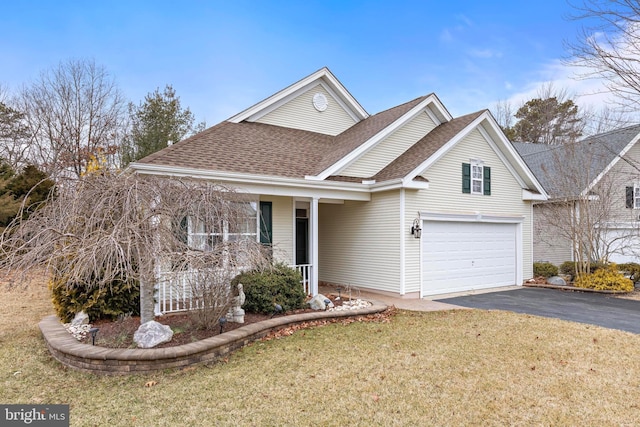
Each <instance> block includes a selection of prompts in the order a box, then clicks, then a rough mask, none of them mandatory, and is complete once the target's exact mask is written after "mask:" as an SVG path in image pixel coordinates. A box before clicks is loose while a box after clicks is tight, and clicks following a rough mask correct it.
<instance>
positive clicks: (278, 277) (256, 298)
mask: <svg viewBox="0 0 640 427" xmlns="http://www.w3.org/2000/svg"><path fill="white" fill-rule="evenodd" d="M301 280H302V277H301V276H300V273H299V272H298V271H296V270H294V269H293V268H290V267H287V266H286V265H284V264H276V265H275V266H273V267H272V268H271V269H269V270H264V271H250V272H247V273H242V274H239V275H238V276H236V277H235V278H234V279H233V280H232V282H231V285H232V288H235V287H236V286H237V285H238V283H242V285H243V287H244V294H245V297H246V300H245V303H244V305H243V306H242V308H243V309H244V310H245V311H247V312H249V313H263V314H271V313H273V312H274V307H275V304H280V305H281V306H282V308H283V310H284V311H288V310H295V309H298V308H304V307H305V303H304V300H305V298H306V295H305V292H304V288H303V287H302V282H301Z"/></svg>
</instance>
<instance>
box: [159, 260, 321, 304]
mask: <svg viewBox="0 0 640 427" xmlns="http://www.w3.org/2000/svg"><path fill="white" fill-rule="evenodd" d="M291 268H294V269H296V270H297V271H299V272H300V275H301V276H302V279H301V281H300V283H302V287H303V289H304V291H305V293H306V294H307V295H311V293H312V290H311V264H299V265H292V266H291ZM197 275H198V272H197V271H194V270H187V271H168V272H163V273H160V274H159V275H158V281H157V283H156V292H155V299H156V303H155V314H156V315H161V314H167V313H177V312H181V311H188V310H193V309H196V308H199V306H198V304H197V302H196V299H194V295H193V286H192V285H193V280H196V279H197V277H196V276H197Z"/></svg>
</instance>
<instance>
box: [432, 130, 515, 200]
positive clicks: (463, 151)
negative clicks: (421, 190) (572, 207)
mask: <svg viewBox="0 0 640 427" xmlns="http://www.w3.org/2000/svg"><path fill="white" fill-rule="evenodd" d="M474 161H479V162H481V163H482V164H483V165H484V166H486V167H489V168H490V169H491V195H478V194H468V193H465V192H463V185H462V164H463V163H467V164H468V163H473V162H474ZM420 175H421V176H422V177H424V178H426V179H427V180H428V181H429V190H428V193H429V194H430V195H431V200H432V203H433V204H434V205H435V206H434V207H433V208H434V209H436V210H442V211H445V212H446V211H448V210H450V209H452V208H454V207H455V208H457V209H460V210H462V211H465V210H466V211H469V210H471V211H474V210H477V209H479V208H481V209H482V210H485V211H486V210H491V209H494V210H495V209H496V208H497V209H498V210H502V211H504V213H514V212H519V211H520V210H521V209H522V207H521V206H522V203H523V202H522V185H521V183H520V182H519V181H518V179H517V178H516V177H515V176H514V175H513V172H512V170H511V169H510V168H509V167H508V166H507V164H505V161H504V158H503V157H502V156H501V155H500V154H498V152H496V150H495V149H494V146H493V144H492V143H490V142H489V141H488V140H487V139H486V137H485V136H484V135H483V134H482V132H481V131H479V130H478V129H474V130H472V131H471V132H469V134H467V135H466V136H465V137H463V138H462V139H461V140H460V141H459V142H458V144H456V145H455V146H454V147H453V148H451V150H449V151H448V152H447V153H446V154H445V155H444V156H442V158H441V159H440V160H439V161H437V162H435V163H433V164H432V165H431V166H430V167H429V168H427V169H426V170H424V171H422V173H421V174H420ZM471 203H472V204H473V207H471V206H470V204H471ZM512 205H514V206H512ZM514 207H515V210H514Z"/></svg>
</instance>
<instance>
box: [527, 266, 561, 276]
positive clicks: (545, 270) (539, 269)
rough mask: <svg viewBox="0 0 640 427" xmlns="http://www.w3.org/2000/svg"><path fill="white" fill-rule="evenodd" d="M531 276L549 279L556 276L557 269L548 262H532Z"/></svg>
mask: <svg viewBox="0 0 640 427" xmlns="http://www.w3.org/2000/svg"><path fill="white" fill-rule="evenodd" d="M533 275H534V276H536V277H537V276H543V277H545V278H546V277H551V276H557V275H558V267H556V266H555V265H553V264H551V263H550V262H534V263H533Z"/></svg>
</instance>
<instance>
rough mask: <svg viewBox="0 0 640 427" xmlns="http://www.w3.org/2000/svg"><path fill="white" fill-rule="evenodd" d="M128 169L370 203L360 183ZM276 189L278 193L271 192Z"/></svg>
mask: <svg viewBox="0 0 640 427" xmlns="http://www.w3.org/2000/svg"><path fill="white" fill-rule="evenodd" d="M129 167H130V168H131V169H132V170H134V171H135V172H136V173H140V174H146V175H162V176H171V177H188V178H197V179H209V180H212V181H216V182H221V183H228V184H231V185H237V186H239V187H242V188H243V189H246V190H247V191H251V192H254V191H255V192H264V191H266V190H268V189H270V190H272V191H269V192H268V193H267V194H273V195H291V196H296V197H304V196H307V197H308V196H310V195H317V196H319V197H323V196H324V197H328V198H344V199H347V200H361V201H368V200H371V190H370V187H371V186H370V185H365V184H361V183H353V182H339V181H313V180H306V179H300V178H285V177H278V176H264V175H250V174H238V173H230V172H219V171H216V172H213V171H208V170H203V169H194V168H184V167H175V166H164V165H150V164H146V163H131V164H130V165H129ZM276 188H278V189H279V190H275V189H276Z"/></svg>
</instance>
